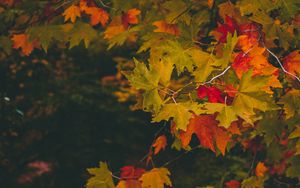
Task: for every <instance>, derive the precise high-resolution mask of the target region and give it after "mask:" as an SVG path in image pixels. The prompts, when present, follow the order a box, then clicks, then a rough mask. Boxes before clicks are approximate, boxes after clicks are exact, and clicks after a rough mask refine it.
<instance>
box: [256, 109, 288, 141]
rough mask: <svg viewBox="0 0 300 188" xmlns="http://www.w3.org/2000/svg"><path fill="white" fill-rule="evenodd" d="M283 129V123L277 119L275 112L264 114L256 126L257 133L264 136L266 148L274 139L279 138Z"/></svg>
mask: <svg viewBox="0 0 300 188" xmlns="http://www.w3.org/2000/svg"><path fill="white" fill-rule="evenodd" d="M283 129H284V126H283V122H282V121H281V120H280V119H279V118H278V112H277V111H275V112H269V113H266V114H265V115H264V117H263V119H262V120H260V121H259V123H258V126H257V131H258V133H260V134H262V135H263V136H264V140H265V142H266V144H267V145H268V146H269V145H270V144H271V143H272V141H273V140H274V139H275V138H277V137H280V136H281V134H282V131H283Z"/></svg>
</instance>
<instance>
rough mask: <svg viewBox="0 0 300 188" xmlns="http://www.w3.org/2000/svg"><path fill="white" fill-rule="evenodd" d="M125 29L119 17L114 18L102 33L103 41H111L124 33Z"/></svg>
mask: <svg viewBox="0 0 300 188" xmlns="http://www.w3.org/2000/svg"><path fill="white" fill-rule="evenodd" d="M125 30H126V28H125V27H124V25H123V24H122V19H121V17H120V16H115V17H114V18H113V19H112V21H111V22H110V24H109V25H108V26H107V28H106V29H105V31H104V39H108V40H109V39H111V38H113V37H114V36H116V35H119V34H120V33H122V32H124V31H125Z"/></svg>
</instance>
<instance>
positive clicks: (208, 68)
mask: <svg viewBox="0 0 300 188" xmlns="http://www.w3.org/2000/svg"><path fill="white" fill-rule="evenodd" d="M192 58H193V61H194V62H195V65H196V67H197V68H196V70H195V71H193V76H194V77H195V81H196V82H204V81H206V80H207V77H208V76H209V75H210V74H211V73H212V71H213V70H215V68H214V67H213V65H214V56H213V55H212V54H209V53H207V52H204V51H202V50H198V49H195V50H194V51H193V56H192Z"/></svg>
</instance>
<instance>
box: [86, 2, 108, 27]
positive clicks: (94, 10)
mask: <svg viewBox="0 0 300 188" xmlns="http://www.w3.org/2000/svg"><path fill="white" fill-rule="evenodd" d="M85 13H86V14H88V15H90V16H91V17H90V19H91V25H92V26H95V25H97V24H99V23H100V24H101V25H102V26H103V27H104V26H105V25H106V24H107V22H108V19H109V15H108V13H107V12H106V11H105V10H103V9H102V8H98V7H88V8H86V9H85Z"/></svg>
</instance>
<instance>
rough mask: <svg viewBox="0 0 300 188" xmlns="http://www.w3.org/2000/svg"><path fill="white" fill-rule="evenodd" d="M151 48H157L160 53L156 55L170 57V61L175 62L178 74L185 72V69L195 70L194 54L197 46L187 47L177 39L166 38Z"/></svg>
mask: <svg viewBox="0 0 300 188" xmlns="http://www.w3.org/2000/svg"><path fill="white" fill-rule="evenodd" d="M151 50H157V51H158V53H157V54H155V55H157V56H160V57H163V58H165V59H168V61H170V62H171V63H173V64H174V65H175V67H176V70H177V74H178V75H180V74H181V73H183V72H184V71H185V69H187V70H188V71H189V72H193V69H194V64H195V62H194V56H195V55H196V54H195V51H196V49H195V48H193V47H191V48H185V47H183V46H182V44H181V43H179V42H178V41H176V40H166V41H164V42H163V43H162V44H160V45H158V46H157V47H153V48H152V49H151ZM152 52H153V51H152Z"/></svg>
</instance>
